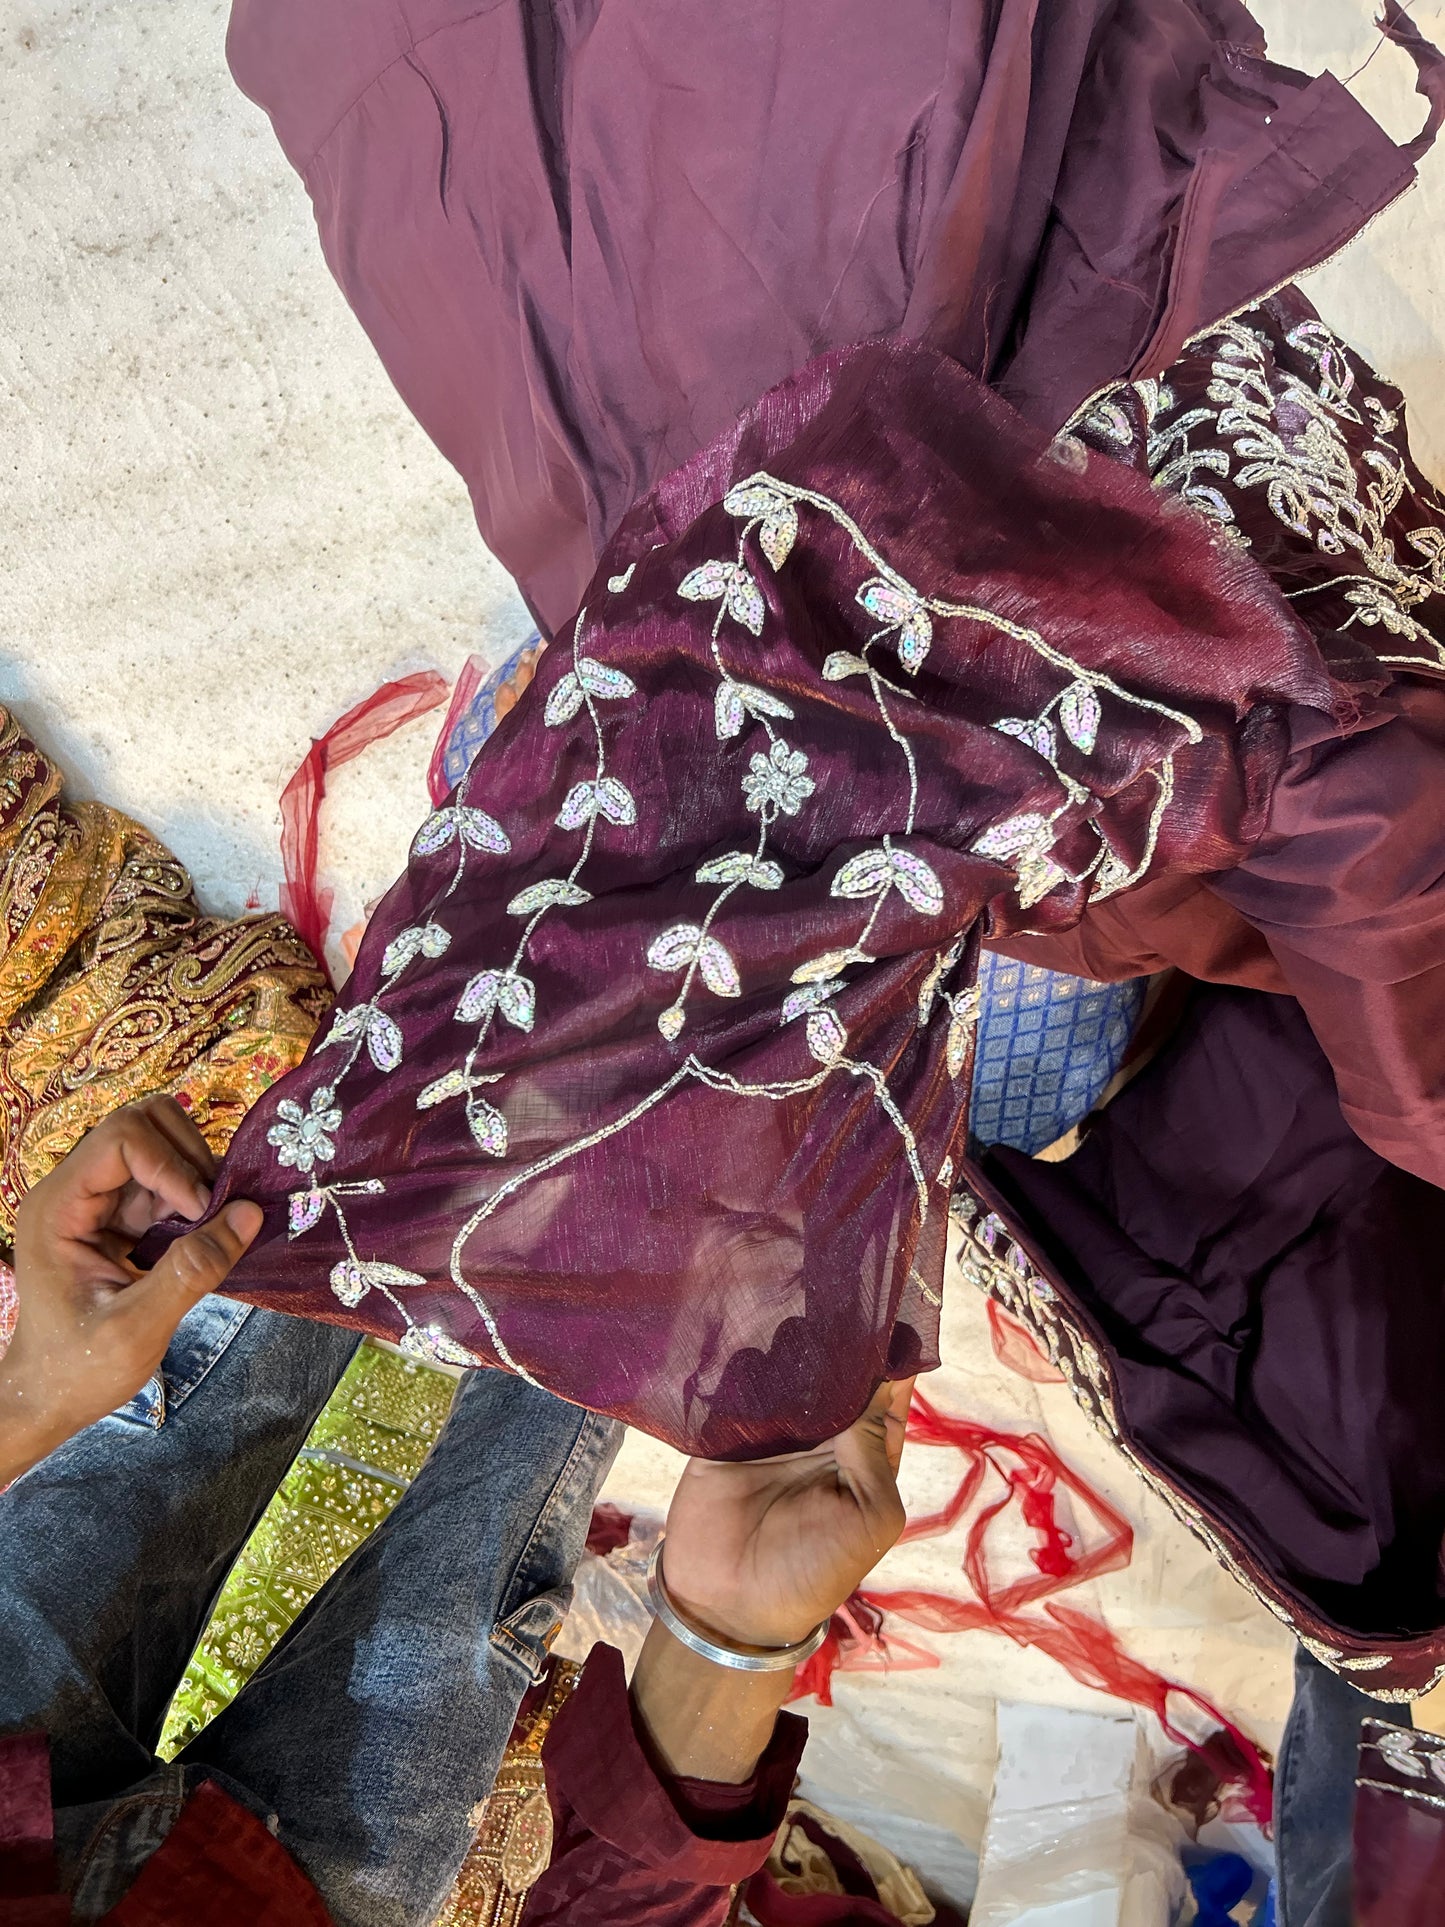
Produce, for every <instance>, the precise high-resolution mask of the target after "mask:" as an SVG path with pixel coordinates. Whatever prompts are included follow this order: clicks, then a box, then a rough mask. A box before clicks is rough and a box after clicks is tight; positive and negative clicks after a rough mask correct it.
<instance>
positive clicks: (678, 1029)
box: [657, 1004, 687, 1044]
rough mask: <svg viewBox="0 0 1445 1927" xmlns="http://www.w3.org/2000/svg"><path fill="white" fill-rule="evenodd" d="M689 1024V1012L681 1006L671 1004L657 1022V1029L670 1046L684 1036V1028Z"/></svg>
mask: <svg viewBox="0 0 1445 1927" xmlns="http://www.w3.org/2000/svg"><path fill="white" fill-rule="evenodd" d="M686 1022H687V1012H686V1011H685V1010H684V1009H683V1007H682V1005H681V1004H669V1005H668V1007H667V1009H666V1010H665V1011H663V1013H662V1015H661V1016H660V1017H659V1018H658V1020H657V1028H658V1029H659V1030H660V1031H661V1032H662V1034H663V1036H664V1037H665V1038H666V1039H667V1041H668V1043H669V1044H670V1043H671V1042H672V1041H673V1039H674V1038H676V1037H680V1036H681V1035H682V1027H683V1025H684V1024H685V1023H686Z"/></svg>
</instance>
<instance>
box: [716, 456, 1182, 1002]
mask: <svg viewBox="0 0 1445 1927" xmlns="http://www.w3.org/2000/svg"><path fill="white" fill-rule="evenodd" d="M745 494H747V495H750V496H756V497H757V498H758V500H757V507H758V509H759V510H761V509H762V507H763V502H762V498H763V497H764V496H767V497H774V498H776V499H777V501H778V502H779V504H780V506H781V507H783V508H786V509H789V510H791V511H792V513H793V521H792V523H791V525H790V527H791V531H792V535H793V536H794V537H795V536H796V526H797V525H796V511H797V508H798V506H799V505H801V504H807V505H808V506H810V507H812V508H814V509H817V510H818V511H820V512H821V513H822V514H824V515H826V516H828V518H829V519H830V520H831V521H833V522H834V523H836V524H837V525H838V527H840V528H841V529H843V530H844V532H845V533H846V534H847V536H848V538H849V540H850V541H851V542H852V544H853V546H854V548H855V549H856V550H857V551H858V553H859V554H860V555H861V556H862V557H863V558H864V560H865V561H866V562H867V564H868V566H869V567H870V568H871V569H872V570H873V571H874V574H873V575H872V576H871V577H869V579H868V580H866V581H865V582H864V583H863V584H862V586H861V587H860V588H859V590H858V591H857V595H856V598H855V599H856V601H857V602H858V603H859V605H860V606H861V607H862V608H863V609H864V610H865V611H866V612H867V613H868V614H869V615H870V616H872V617H874V619H875V620H876V621H877V622H878V623H879V627H878V629H877V630H876V631H875V632H874V633H873V634H872V635H870V636H869V638H868V639H867V641H866V642H865V643H864V644H863V646H862V648H861V651H860V652H859V653H857V654H854V653H853V652H851V651H844V650H839V651H835V652H834V653H833V654H832V655H830V656H829V657H828V658H827V660H826V661H825V662H824V664H823V675H824V677H825V679H826V680H828V681H831V682H836V681H841V680H843V679H844V678H845V677H848V676H854V675H864V676H866V677H867V678H868V681H869V684H870V687H871V689H872V692H873V698H874V701H875V703H876V704H877V707H878V711H879V715H880V717H881V719H882V721H883V723H884V726H885V727H886V728H887V730H888V733H889V735H890V736H891V737H892V738H893V740H894V741H895V742H896V743H897V744H898V746H899V749H900V751H901V753H902V754H903V756H904V758H905V760H906V763H907V768H908V778H909V804H908V812H907V817H906V826H905V830H904V834H906V835H907V834H911V833H912V830H913V825H914V819H915V816H916V811H917V803H918V774H917V765H916V762H915V759H914V755H913V750H912V746H911V745H910V744H909V742H908V740H907V737H906V736H905V735H904V733H903V732H902V731H901V730H900V729H899V727H898V724H897V722H896V720H895V717H894V715H893V713H892V711H891V710H890V708H889V705H888V696H889V695H892V696H895V697H901V698H904V699H911V698H912V692H911V691H910V690H908V689H906V688H903V687H901V686H900V685H898V684H896V683H893V682H891V681H889V680H887V679H886V678H884V677H883V676H882V675H881V674H880V672H879V670H878V668H877V665H876V664H875V663H874V662H873V661H872V660H871V655H872V651H873V649H874V647H875V646H876V645H877V644H879V643H881V642H884V641H891V642H892V644H893V647H894V648H895V650H896V653H897V655H898V660H899V663H900V664H901V666H902V668H903V670H904V672H905V673H906V674H907V675H910V676H914V675H917V673H918V671H919V670H920V669H921V668H922V667H923V665H924V663H925V661H926V660H927V657H928V653H929V650H930V648H931V647H932V643H933V636H934V625H935V623H936V622H938V621H947V620H962V621H967V622H977V623H982V624H983V625H985V626H986V627H988V628H991V629H994V630H996V631H998V632H999V633H1000V634H1002V635H1006V636H1009V637H1011V638H1012V639H1013V640H1014V641H1015V642H1019V643H1022V644H1023V645H1024V646H1025V647H1026V648H1028V649H1029V650H1031V651H1032V652H1033V653H1034V654H1035V655H1038V656H1040V657H1042V658H1043V660H1044V661H1045V662H1047V663H1048V664H1049V665H1050V666H1051V667H1052V668H1054V669H1056V670H1058V671H1060V672H1061V673H1062V675H1063V676H1064V677H1065V678H1066V681H1065V683H1064V686H1063V687H1061V688H1060V689H1059V690H1058V691H1057V692H1056V693H1055V694H1054V695H1053V696H1052V697H1051V698H1050V699H1049V701H1048V702H1047V703H1046V704H1045V705H1044V707H1043V708H1042V709H1041V710H1040V711H1039V713H1038V714H1037V715H1035V716H1006V717H1002V718H1000V719H999V721H998V722H996V723H995V724H994V725H993V727H994V728H995V729H997V730H999V731H1000V732H1001V733H1002V734H1004V735H1007V736H1011V737H1013V738H1015V739H1016V740H1017V741H1020V742H1023V743H1025V744H1026V745H1027V746H1028V747H1029V748H1030V749H1032V750H1033V751H1034V752H1035V753H1036V754H1037V755H1039V756H1041V757H1043V759H1044V760H1045V761H1046V762H1047V763H1048V764H1049V766H1050V768H1051V769H1052V770H1053V772H1054V775H1055V777H1056V778H1057V780H1058V782H1059V785H1060V788H1061V789H1062V791H1063V795H1062V797H1061V799H1060V801H1059V803H1058V805H1057V807H1056V808H1055V809H1054V810H1053V811H1051V812H1049V813H1048V814H1045V813H1043V812H1041V811H1025V812H1021V813H1020V814H1019V815H1017V816H1012V817H1008V818H1006V819H1004V820H1003V821H1002V822H1000V823H995V824H992V825H990V826H989V828H988V829H987V830H986V831H984V833H983V834H982V835H981V836H980V837H979V838H977V840H976V841H975V843H974V845H973V848H974V850H975V851H976V852H977V853H978V854H979V855H981V856H988V857H992V858H994V859H996V860H998V861H1000V862H1004V863H1011V864H1012V865H1013V866H1014V871H1015V875H1016V879H1017V885H1016V887H1017V894H1018V898H1019V902H1020V905H1021V907H1023V908H1024V909H1029V908H1032V906H1033V905H1034V904H1036V903H1038V902H1040V901H1041V900H1042V899H1043V898H1044V897H1045V896H1047V895H1048V894H1049V892H1050V891H1052V890H1054V889H1057V888H1058V887H1059V885H1060V884H1063V883H1065V882H1075V883H1077V882H1082V881H1084V880H1085V879H1087V878H1089V877H1092V878H1093V879H1094V882H1093V888H1092V890H1091V892H1090V895H1091V897H1093V898H1094V899H1096V900H1097V899H1099V898H1101V897H1105V896H1112V895H1113V894H1114V893H1115V892H1116V891H1119V890H1123V889H1127V888H1128V886H1129V885H1130V884H1132V883H1136V882H1137V881H1138V880H1139V878H1140V877H1142V876H1143V875H1144V873H1145V871H1146V870H1147V869H1148V868H1149V865H1150V864H1151V863H1152V862H1153V860H1154V853H1155V850H1156V848H1157V847H1158V840H1159V831H1160V828H1161V826H1162V824H1163V820H1164V816H1165V813H1166V811H1167V810H1168V807H1169V804H1170V803H1171V801H1172V800H1173V796H1174V757H1173V754H1172V753H1169V754H1166V755H1165V756H1164V757H1162V758H1161V760H1160V761H1159V763H1158V764H1157V765H1154V766H1153V767H1152V768H1151V769H1150V770H1148V771H1146V772H1144V774H1146V775H1149V776H1151V777H1152V778H1153V780H1154V782H1155V785H1156V788H1157V795H1156V799H1155V803H1154V807H1153V809H1152V811H1151V813H1150V819H1149V825H1148V829H1147V831H1146V834H1145V842H1144V848H1143V851H1142V852H1141V854H1140V857H1139V859H1138V861H1137V862H1136V863H1133V864H1130V863H1128V862H1126V860H1125V859H1124V858H1123V857H1122V856H1121V855H1120V854H1119V853H1118V852H1117V851H1115V850H1114V849H1113V848H1112V847H1111V846H1110V845H1109V843H1108V842H1107V840H1106V839H1105V838H1104V837H1103V835H1102V833H1099V832H1097V831H1096V834H1097V835H1098V837H1099V850H1098V853H1097V855H1096V856H1095V857H1094V859H1093V861H1092V862H1091V863H1089V864H1088V865H1087V866H1086V867H1085V869H1084V870H1083V871H1082V872H1079V873H1077V874H1076V873H1074V872H1071V871H1068V870H1066V869H1065V868H1064V867H1063V865H1062V864H1060V863H1059V862H1058V860H1057V859H1056V857H1055V856H1054V850H1055V847H1056V843H1057V832H1056V829H1055V825H1056V824H1057V823H1058V821H1059V819H1060V818H1061V817H1062V816H1064V815H1065V814H1066V813H1067V812H1068V810H1069V809H1070V808H1072V807H1073V806H1075V805H1077V804H1086V803H1089V802H1091V801H1092V800H1093V799H1092V796H1091V793H1090V791H1089V790H1088V788H1087V787H1086V786H1085V785H1084V784H1082V783H1080V782H1079V781H1077V780H1076V779H1075V778H1074V777H1073V776H1071V775H1070V774H1069V773H1068V771H1066V770H1065V769H1064V768H1063V767H1062V765H1061V763H1060V760H1059V757H1060V751H1061V744H1060V736H1061V735H1062V736H1063V737H1064V738H1065V739H1066V740H1067V741H1068V742H1069V743H1070V744H1071V746H1072V747H1073V749H1074V750H1075V751H1076V752H1077V753H1078V754H1079V755H1080V756H1081V757H1083V758H1085V759H1087V758H1088V757H1089V756H1090V755H1092V754H1093V751H1094V748H1095V745H1096V743H1097V741H1098V736H1099V730H1100V728H1101V726H1102V722H1103V698H1104V697H1106V696H1110V697H1113V698H1114V699H1116V700H1117V701H1119V702H1122V703H1124V704H1126V705H1128V706H1129V707H1131V708H1136V709H1143V710H1147V711H1149V712H1150V713H1152V714H1154V715H1156V716H1162V717H1164V718H1165V719H1167V720H1168V721H1170V722H1172V723H1174V724H1176V725H1177V726H1178V727H1179V728H1180V729H1181V730H1182V731H1183V733H1184V736H1185V738H1186V739H1187V740H1188V741H1189V742H1191V743H1197V742H1200V741H1201V740H1202V738H1203V731H1202V729H1201V728H1200V726H1199V724H1198V723H1196V722H1195V721H1194V719H1193V718H1192V717H1191V716H1188V715H1186V714H1184V712H1183V711H1181V710H1177V709H1173V708H1171V707H1169V706H1168V705H1167V704H1165V703H1160V702H1155V701H1153V700H1152V699H1150V698H1149V697H1146V696H1139V695H1136V694H1134V693H1133V692H1131V691H1130V690H1127V689H1125V688H1123V687H1122V686H1121V685H1120V684H1119V683H1117V682H1115V681H1114V680H1113V678H1112V677H1109V676H1106V675H1102V674H1100V673H1098V672H1096V671H1092V670H1089V669H1086V668H1085V667H1084V665H1083V664H1082V663H1079V662H1076V661H1075V660H1074V659H1073V658H1072V657H1071V656H1068V655H1066V654H1065V653H1064V652H1063V651H1062V650H1059V649H1055V648H1054V647H1053V646H1052V645H1051V644H1050V643H1048V642H1047V641H1045V639H1044V637H1043V636H1042V635H1041V634H1040V633H1039V632H1038V631H1037V630H1035V629H1029V628H1026V627H1024V626H1022V625H1020V624H1018V623H1015V622H1010V621H1008V620H1007V619H1006V618H1004V617H1002V616H999V615H995V614H994V612H993V611H992V610H990V609H985V608H982V607H979V606H978V605H976V604H972V603H955V602H949V601H946V600H945V599H943V598H942V597H938V596H932V595H928V594H926V593H924V592H923V591H921V590H919V589H918V588H916V587H915V586H914V585H913V584H912V583H911V582H909V581H908V580H907V579H906V577H904V576H903V575H901V574H900V573H899V572H898V571H897V570H896V569H894V568H892V567H891V566H890V565H889V563H888V562H887V561H886V560H885V558H884V557H883V556H882V555H881V554H879V552H878V550H877V549H875V548H874V546H873V545H872V543H870V542H869V540H868V538H867V537H866V535H864V533H863V531H862V530H861V529H860V528H859V527H858V525H857V523H856V522H854V521H853V519H852V517H851V516H849V515H848V514H847V513H846V512H845V511H844V510H843V509H842V508H841V507H840V506H839V505H838V504H837V503H836V502H834V501H832V500H831V499H830V498H829V497H828V496H826V495H818V494H815V493H814V492H813V491H812V490H811V489H804V488H797V487H794V486H793V485H792V484H790V483H786V482H781V481H779V480H778V479H777V478H776V477H774V476H772V475H769V474H766V473H759V474H757V475H754V476H751V477H750V478H749V479H748V481H747V482H745V483H743V484H741V486H740V487H739V488H738V489H736V490H734V491H732V493H731V494H730V495H729V496H728V497H727V498H726V499H727V505H731V504H732V503H733V502H734V501H737V502H738V504H739V507H741V506H742V498H743V497H744V495H745ZM733 512H734V513H736V512H738V511H737V510H736V509H734V510H733ZM765 526H766V525H765ZM787 546H788V548H791V546H792V540H791V539H790V540H789V542H788V545H787ZM765 552H766V549H765ZM770 559H771V557H770ZM775 566H779V565H777V564H775ZM890 889H897V890H898V891H899V893H900V894H901V895H902V896H903V897H904V899H905V901H906V902H908V903H909V904H910V905H911V907H912V908H914V909H916V910H918V911H920V912H921V913H922V914H925V915H934V914H938V913H939V912H941V910H942V908H943V891H942V886H941V885H940V884H939V881H938V878H937V877H936V876H935V875H934V873H933V871H932V870H931V869H930V868H929V867H928V865H927V864H925V863H923V862H922V860H921V859H920V858H918V857H917V856H915V855H913V854H912V853H911V852H909V851H905V850H898V849H895V848H894V847H893V844H892V840H891V838H887V837H885V838H884V840H883V845H882V847H881V848H880V849H878V850H876V851H865V852H863V853H862V854H861V855H859V856H857V857H854V858H852V859H850V861H849V862H848V863H846V864H845V865H844V866H843V868H842V870H841V871H840V872H839V874H838V876H837V877H836V878H835V879H834V883H833V891H834V894H835V895H839V896H849V895H857V896H860V897H874V898H876V901H875V903H874V906H873V911H872V913H871V914H870V917H869V920H868V922H867V924H866V925H865V929H864V934H863V935H861V936H860V938H859V939H858V941H857V942H856V943H855V944H854V945H853V946H852V948H851V949H850V950H846V951H837V952H832V953H830V954H829V955H828V956H827V957H823V958H818V959H815V960H813V961H812V962H810V963H808V964H805V965H804V966H802V968H801V970H799V971H797V972H795V973H794V975H795V979H796V980H797V981H798V982H800V983H803V984H812V983H816V982H820V981H827V980H828V979H829V978H830V977H832V976H835V975H836V973H837V972H838V971H840V970H841V969H843V968H844V967H846V966H847V965H848V964H850V963H858V962H864V963H866V962H871V961H872V959H871V958H870V957H869V956H868V954H867V952H866V950H865V949H864V944H865V943H866V941H867V936H868V935H870V934H871V932H872V930H873V928H874V925H875V923H876V920H877V916H878V915H879V913H880V912H881V910H882V908H883V905H884V902H885V901H886V898H887V895H888V892H889V890H890ZM935 904H936V908H935ZM835 987H836V986H835Z"/></svg>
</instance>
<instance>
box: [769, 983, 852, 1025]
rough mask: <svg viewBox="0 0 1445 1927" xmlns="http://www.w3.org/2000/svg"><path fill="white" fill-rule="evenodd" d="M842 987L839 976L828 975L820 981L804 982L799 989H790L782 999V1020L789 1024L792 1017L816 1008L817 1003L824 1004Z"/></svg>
mask: <svg viewBox="0 0 1445 1927" xmlns="http://www.w3.org/2000/svg"><path fill="white" fill-rule="evenodd" d="M843 988H844V984H843V979H842V978H841V977H829V978H826V979H825V980H824V981H823V982H822V983H819V984H804V985H803V987H802V989H801V990H790V991H789V992H788V994H787V996H786V997H785V998H784V999H783V1022H784V1023H785V1024H791V1023H792V1022H793V1020H794V1018H796V1017H801V1016H803V1015H804V1013H805V1012H807V1011H810V1010H816V1009H817V1008H818V1006H819V1004H826V1003H827V1001H828V999H829V998H830V997H836V996H837V994H838V992H839V991H840V990H842V989H843Z"/></svg>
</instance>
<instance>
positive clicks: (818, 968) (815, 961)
mask: <svg viewBox="0 0 1445 1927" xmlns="http://www.w3.org/2000/svg"><path fill="white" fill-rule="evenodd" d="M877 961H878V959H877V958H876V957H872V956H870V955H869V953H868V952H867V951H866V950H859V949H858V948H857V946H856V945H855V946H854V947H853V949H851V950H825V951H824V952H823V954H822V956H821V957H810V958H809V959H808V961H807V962H806V963H801V964H799V965H798V967H797V969H796V970H795V971H794V972H793V982H794V983H795V984H819V983H823V982H825V981H826V980H827V979H828V978H829V977H836V976H837V975H838V972H839V971H840V970H846V969H847V967H848V965H849V964H855V963H859V964H871V963H876V962H877Z"/></svg>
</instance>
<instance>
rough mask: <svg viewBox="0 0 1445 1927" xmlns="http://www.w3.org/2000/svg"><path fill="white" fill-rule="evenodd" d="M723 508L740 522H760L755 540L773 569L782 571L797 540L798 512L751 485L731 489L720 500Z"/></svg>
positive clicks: (783, 498)
mask: <svg viewBox="0 0 1445 1927" xmlns="http://www.w3.org/2000/svg"><path fill="white" fill-rule="evenodd" d="M723 507H724V508H725V509H726V510H727V512H728V514H729V515H736V516H737V517H739V519H740V520H742V521H746V522H761V523H762V527H761V529H760V530H759V531H758V540H759V541H760V542H761V543H762V547H763V554H764V555H765V556H766V557H767V558H768V561H769V562H770V563H771V564H772V566H773V567H774V569H781V568H782V566H783V564H784V563H785V562H786V561H787V559H788V557H789V556H790V555H791V554H792V552H793V544H794V543H795V542H796V541H797V539H798V511H797V509H796V508H795V507H794V506H793V504H792V503H791V502H790V501H789V500H788V498H787V496H786V495H782V494H780V493H779V492H778V490H777V489H773V488H764V487H761V486H759V485H758V484H756V483H752V484H748V485H745V486H744V487H742V488H735V489H731V490H730V491H729V492H728V494H727V495H725V496H724V497H723Z"/></svg>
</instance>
